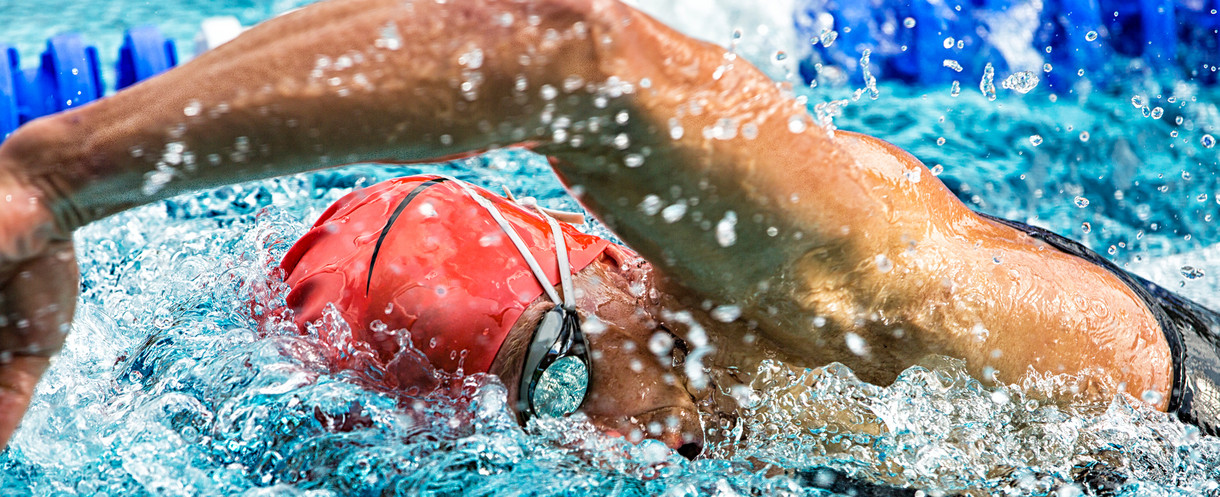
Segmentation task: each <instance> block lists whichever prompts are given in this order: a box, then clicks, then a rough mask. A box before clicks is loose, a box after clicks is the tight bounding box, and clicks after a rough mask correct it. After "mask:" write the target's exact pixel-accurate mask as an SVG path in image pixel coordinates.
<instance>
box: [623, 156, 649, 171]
mask: <svg viewBox="0 0 1220 497" xmlns="http://www.w3.org/2000/svg"><path fill="white" fill-rule="evenodd" d="M623 165H625V166H627V167H631V168H636V167H640V166H642V165H644V156H643V155H640V154H627V156H626V157H624V158H623Z"/></svg>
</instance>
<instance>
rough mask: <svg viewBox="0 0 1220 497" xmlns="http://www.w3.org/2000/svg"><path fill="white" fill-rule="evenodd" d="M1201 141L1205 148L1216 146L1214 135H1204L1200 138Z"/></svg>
mask: <svg viewBox="0 0 1220 497" xmlns="http://www.w3.org/2000/svg"><path fill="white" fill-rule="evenodd" d="M1199 143H1201V144H1203V148H1212V147H1214V146H1216V138H1215V137H1213V136H1212V135H1203V137H1202V138H1200V139H1199Z"/></svg>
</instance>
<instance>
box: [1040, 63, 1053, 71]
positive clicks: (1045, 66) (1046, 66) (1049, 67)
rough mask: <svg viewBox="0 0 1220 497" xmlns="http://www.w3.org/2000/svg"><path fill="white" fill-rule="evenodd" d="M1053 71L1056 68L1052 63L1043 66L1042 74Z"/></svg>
mask: <svg viewBox="0 0 1220 497" xmlns="http://www.w3.org/2000/svg"><path fill="white" fill-rule="evenodd" d="M1051 69H1054V67H1052V66H1051V63H1050V62H1047V63H1045V64H1042V72H1051Z"/></svg>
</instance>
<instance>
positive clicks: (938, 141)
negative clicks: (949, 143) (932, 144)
mask: <svg viewBox="0 0 1220 497" xmlns="http://www.w3.org/2000/svg"><path fill="white" fill-rule="evenodd" d="M944 144H945V137H943V136H942V137H940V138H937V139H936V146H938V147H939V146H943V145H944Z"/></svg>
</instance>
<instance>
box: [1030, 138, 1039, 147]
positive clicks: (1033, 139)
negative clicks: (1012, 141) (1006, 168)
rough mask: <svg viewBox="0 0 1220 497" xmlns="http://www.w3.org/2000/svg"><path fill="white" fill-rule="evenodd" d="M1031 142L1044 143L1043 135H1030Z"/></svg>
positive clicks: (1036, 144) (1035, 144)
mask: <svg viewBox="0 0 1220 497" xmlns="http://www.w3.org/2000/svg"><path fill="white" fill-rule="evenodd" d="M1029 144H1030V145H1033V146H1035V147H1036V146H1038V145H1041V144H1042V135H1029Z"/></svg>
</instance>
